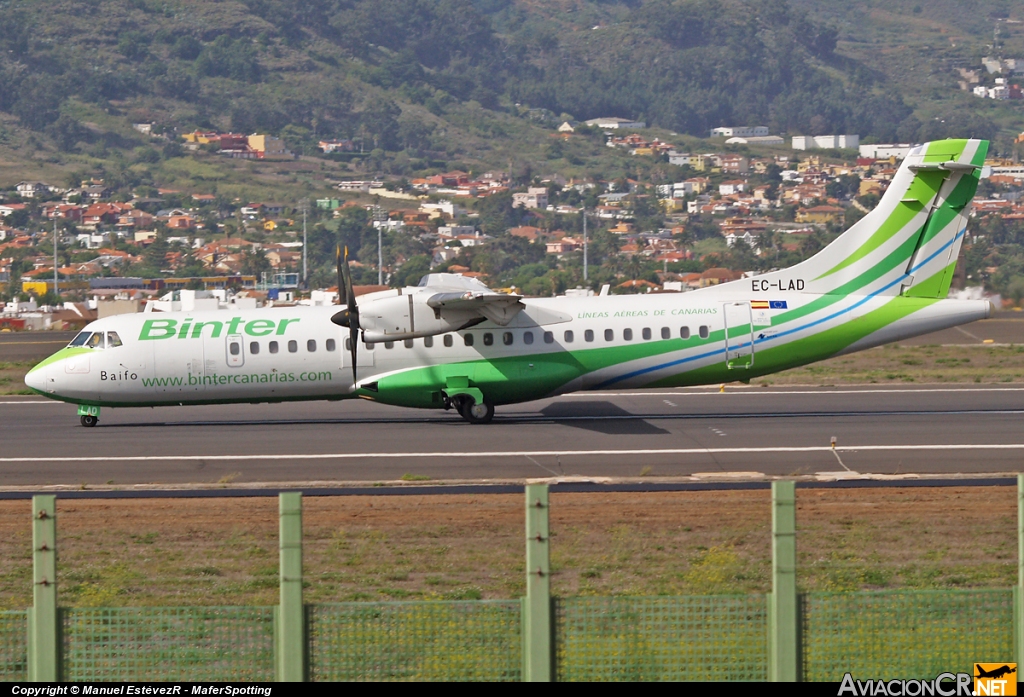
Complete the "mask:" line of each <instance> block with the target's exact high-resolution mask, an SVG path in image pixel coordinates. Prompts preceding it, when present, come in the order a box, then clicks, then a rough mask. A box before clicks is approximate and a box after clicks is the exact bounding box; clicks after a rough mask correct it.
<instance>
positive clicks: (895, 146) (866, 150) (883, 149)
mask: <svg viewBox="0 0 1024 697" xmlns="http://www.w3.org/2000/svg"><path fill="white" fill-rule="evenodd" d="M915 147H916V146H915V145H914V144H913V143H871V144H869V145H862V146H860V156H861V157H870V158H871V159H873V160H888V159H889V158H890V157H895V158H896V159H897V160H902V159H904V158H906V156H907V155H909V154H910V151H911V150H913V149H914V148H915Z"/></svg>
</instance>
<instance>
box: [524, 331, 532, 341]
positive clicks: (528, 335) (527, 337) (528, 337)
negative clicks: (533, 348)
mask: <svg viewBox="0 0 1024 697" xmlns="http://www.w3.org/2000/svg"><path fill="white" fill-rule="evenodd" d="M523 343H524V344H532V343H533V332H525V333H524V334H523Z"/></svg>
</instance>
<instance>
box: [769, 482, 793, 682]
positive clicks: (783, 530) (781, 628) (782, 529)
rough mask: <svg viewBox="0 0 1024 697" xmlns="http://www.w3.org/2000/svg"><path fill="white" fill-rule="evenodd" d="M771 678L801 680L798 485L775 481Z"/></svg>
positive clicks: (770, 634) (770, 628)
mask: <svg viewBox="0 0 1024 697" xmlns="http://www.w3.org/2000/svg"><path fill="white" fill-rule="evenodd" d="M768 598H769V599H768V618H769V637H768V679H769V680H771V681H773V682H795V681H797V680H799V679H800V670H799V665H800V648H799V632H800V626H799V623H798V608H797V594H796V482H792V481H788V482H780V481H776V482H772V592H771V594H770V595H769V596H768Z"/></svg>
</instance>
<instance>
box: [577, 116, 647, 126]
mask: <svg viewBox="0 0 1024 697" xmlns="http://www.w3.org/2000/svg"><path fill="white" fill-rule="evenodd" d="M587 125H588V126H597V127H598V128H647V124H646V123H645V122H644V121H630V120H629V119H620V118H617V117H615V116H608V117H604V118H600V119H590V120H589V121H587Z"/></svg>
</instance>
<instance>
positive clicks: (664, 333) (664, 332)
mask: <svg viewBox="0 0 1024 697" xmlns="http://www.w3.org/2000/svg"><path fill="white" fill-rule="evenodd" d="M661 338H662V339H671V338H672V330H671V329H669V328H668V327H662V328H661Z"/></svg>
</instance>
